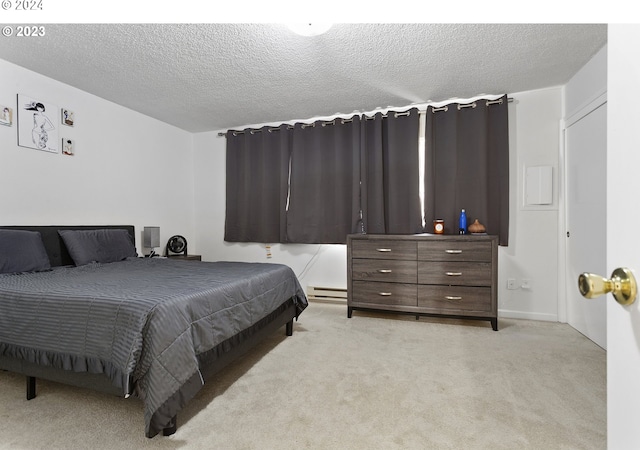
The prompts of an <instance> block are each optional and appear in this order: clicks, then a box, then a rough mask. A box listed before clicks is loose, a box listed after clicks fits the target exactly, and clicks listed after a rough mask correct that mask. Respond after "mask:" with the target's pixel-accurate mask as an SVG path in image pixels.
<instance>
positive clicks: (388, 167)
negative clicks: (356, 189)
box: [362, 108, 423, 234]
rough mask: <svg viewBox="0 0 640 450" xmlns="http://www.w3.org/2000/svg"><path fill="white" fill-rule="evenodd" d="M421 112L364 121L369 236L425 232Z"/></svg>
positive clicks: (364, 205) (364, 190)
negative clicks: (421, 196) (421, 173)
mask: <svg viewBox="0 0 640 450" xmlns="http://www.w3.org/2000/svg"><path fill="white" fill-rule="evenodd" d="M419 123H420V120H419V112H418V109H417V108H414V109H411V110H409V111H407V112H403V113H395V112H389V113H388V114H387V115H386V117H385V116H383V115H382V114H380V113H378V114H376V115H375V116H373V117H372V118H367V119H366V120H364V122H363V131H362V136H363V137H362V142H363V145H362V210H363V217H364V221H365V230H366V232H367V233H370V234H373V233H381V234H414V233H421V232H422V231H423V229H422V212H421V208H420V194H419V184H420V179H419V177H420V174H419V158H418V138H419Z"/></svg>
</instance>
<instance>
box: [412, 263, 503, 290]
mask: <svg viewBox="0 0 640 450" xmlns="http://www.w3.org/2000/svg"><path fill="white" fill-rule="evenodd" d="M418 283H419V284H446V285H457V286H491V263H488V262H487V263H485V262H445V261H420V262H419V264H418Z"/></svg>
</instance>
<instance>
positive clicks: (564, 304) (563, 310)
mask: <svg viewBox="0 0 640 450" xmlns="http://www.w3.org/2000/svg"><path fill="white" fill-rule="evenodd" d="M605 103H607V91H606V89H603V90H602V92H600V93H599V94H597V95H596V96H595V97H594V98H593V99H592V100H590V101H588V102H586V103H585V104H584V105H583V106H582V107H581V108H579V109H578V110H577V111H576V112H575V113H574V114H572V115H571V116H570V117H568V118H566V119H563V120H561V121H560V130H561V131H560V155H559V156H560V157H559V161H558V164H559V171H560V174H561V179H562V181H561V182H559V183H558V185H559V186H558V187H559V189H558V207H559V209H560V211H562V213H561V214H559V217H558V243H559V248H558V267H559V269H560V273H561V276H559V277H558V322H562V323H568V320H569V317H568V295H569V290H571V291H573V290H575V289H578V285H577V282H578V280H570V279H569V273H568V272H569V267H568V264H567V261H568V259H569V258H568V254H567V252H568V249H567V231H568V230H567V216H568V214H569V211H568V207H569V205H568V201H567V198H566V193H567V188H568V180H567V178H568V174H567V128H569V127H570V126H571V125H573V124H574V123H576V122H577V121H579V120H580V119H582V118H583V117H585V116H586V115H588V114H590V113H591V112H593V111H595V110H596V109H598V108H599V107H600V106H602V105H604V104H605ZM604 256H605V257H606V255H604Z"/></svg>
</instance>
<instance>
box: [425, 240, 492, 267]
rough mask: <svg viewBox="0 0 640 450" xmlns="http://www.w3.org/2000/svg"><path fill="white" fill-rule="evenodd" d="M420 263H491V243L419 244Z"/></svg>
mask: <svg viewBox="0 0 640 450" xmlns="http://www.w3.org/2000/svg"><path fill="white" fill-rule="evenodd" d="M418 259H419V260H420V261H488V262H490V261H491V242H480V241H478V242H472V241H471V242H470V241H454V240H451V241H429V242H418Z"/></svg>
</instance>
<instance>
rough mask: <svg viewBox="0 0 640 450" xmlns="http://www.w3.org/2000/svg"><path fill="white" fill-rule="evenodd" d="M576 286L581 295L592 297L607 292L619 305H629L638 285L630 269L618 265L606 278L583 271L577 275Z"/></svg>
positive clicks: (634, 298)
mask: <svg viewBox="0 0 640 450" xmlns="http://www.w3.org/2000/svg"><path fill="white" fill-rule="evenodd" d="M578 288H579V289H580V293H581V294H582V295H583V297H586V298H594V297H598V296H600V295H603V294H606V293H608V292H612V293H613V297H614V298H615V299H616V301H617V302H618V303H620V304H621V305H630V304H632V303H633V302H634V301H635V300H636V295H637V293H638V287H637V284H636V278H635V277H634V276H633V273H632V272H631V270H630V269H627V268H626V267H619V268H617V269H616V270H614V271H613V273H612V274H611V279H606V278H604V277H601V276H600V275H596V274H593V273H583V274H581V275H580V276H579V277H578Z"/></svg>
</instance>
